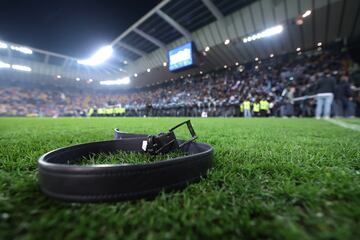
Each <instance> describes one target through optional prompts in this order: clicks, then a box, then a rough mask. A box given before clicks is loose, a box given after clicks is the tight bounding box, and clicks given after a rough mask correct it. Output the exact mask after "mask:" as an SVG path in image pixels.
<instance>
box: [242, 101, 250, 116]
mask: <svg viewBox="0 0 360 240" xmlns="http://www.w3.org/2000/svg"><path fill="white" fill-rule="evenodd" d="M243 105H244V118H251V103H250V101H249V100H248V99H246V100H245V101H244V102H243Z"/></svg>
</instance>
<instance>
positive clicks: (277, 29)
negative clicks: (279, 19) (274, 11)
mask: <svg viewBox="0 0 360 240" xmlns="http://www.w3.org/2000/svg"><path fill="white" fill-rule="evenodd" d="M283 30H284V27H283V26H282V25H277V26H275V27H271V28H268V29H265V30H264V31H262V32H259V33H256V34H254V35H251V36H248V37H246V38H243V42H244V43H247V42H251V41H254V40H257V39H261V38H266V37H271V36H273V35H276V34H279V33H282V31H283Z"/></svg>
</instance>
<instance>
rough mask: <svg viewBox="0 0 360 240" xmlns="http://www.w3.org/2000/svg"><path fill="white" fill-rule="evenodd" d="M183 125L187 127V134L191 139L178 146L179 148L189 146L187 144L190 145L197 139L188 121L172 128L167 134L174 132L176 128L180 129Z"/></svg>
mask: <svg viewBox="0 0 360 240" xmlns="http://www.w3.org/2000/svg"><path fill="white" fill-rule="evenodd" d="M184 124H186V125H187V127H188V130H189V132H190V134H191V139H190V140H187V141H185V142H183V143H182V144H179V148H181V147H183V146H185V145H186V144H189V143H191V142H193V141H195V140H196V139H197V136H196V133H195V131H194V128H193V126H192V125H191V122H190V120H187V121H185V122H182V123H180V124H178V125H176V126H175V127H173V128H170V129H169V132H174V130H175V129H177V128H178V127H181V126H182V125H184Z"/></svg>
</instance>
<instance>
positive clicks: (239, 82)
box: [0, 49, 360, 117]
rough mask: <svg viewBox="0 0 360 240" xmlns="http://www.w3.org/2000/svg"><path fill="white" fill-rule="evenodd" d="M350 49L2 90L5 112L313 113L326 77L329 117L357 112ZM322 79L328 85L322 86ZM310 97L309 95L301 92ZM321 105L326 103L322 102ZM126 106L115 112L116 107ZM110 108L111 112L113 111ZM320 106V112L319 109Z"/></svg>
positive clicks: (0, 111) (0, 106)
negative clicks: (122, 85) (88, 87)
mask: <svg viewBox="0 0 360 240" xmlns="http://www.w3.org/2000/svg"><path fill="white" fill-rule="evenodd" d="M358 71H359V70H358V67H357V64H355V63H354V62H353V61H352V60H351V58H350V56H349V54H348V52H347V51H346V49H342V50H320V49H318V50H315V51H311V52H305V53H301V52H299V53H297V54H287V55H281V56H277V57H274V58H269V59H262V60H261V59H260V60H259V59H257V61H254V62H252V63H247V64H245V65H240V66H234V67H227V68H224V69H221V70H216V71H213V72H209V73H203V74H199V75H196V76H191V75H188V76H184V77H182V78H179V79H176V80H173V81H169V82H164V83H162V84H159V85H156V86H151V87H146V88H142V89H138V90H131V91H128V92H124V91H122V92H116V91H109V92H105V91H101V92H99V91H98V92H95V91H94V92H91V93H88V92H77V91H74V90H73V89H71V88H66V86H64V87H63V88H62V89H60V90H59V89H57V90H54V89H50V88H49V89H47V88H42V89H36V88H31V89H30V88H28V87H24V86H21V84H20V85H18V86H12V87H1V88H0V116H14V115H16V116H90V115H91V116H99V115H101V116H103V115H107V116H113V115H119V116H203V117H206V116H224V117H232V116H245V117H251V116H264V117H265V116H281V117H291V116H303V117H307V116H315V110H316V106H315V105H316V101H318V106H319V99H316V97H312V96H315V95H316V94H320V93H321V91H322V90H321V89H323V88H324V82H325V85H327V83H328V82H334V85H333V86H330V87H329V88H326V90H327V91H331V93H332V94H333V96H334V101H331V102H330V110H329V109H327V110H326V109H325V110H324V116H326V111H329V114H330V113H331V115H332V116H342V117H352V116H355V115H357V116H359V106H360V94H359V91H358V89H359V85H358V84H359V79H358V78H357V77H356V76H358V75H359V74H356V73H357V72H358ZM321 84H323V85H321ZM304 96H305V97H304ZM324 105H325V106H326V103H325V100H324ZM119 108H121V109H125V111H115V109H119ZM111 109H113V110H114V111H112V110H111ZM318 111H319V110H316V112H318Z"/></svg>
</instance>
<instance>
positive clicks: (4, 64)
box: [0, 62, 11, 68]
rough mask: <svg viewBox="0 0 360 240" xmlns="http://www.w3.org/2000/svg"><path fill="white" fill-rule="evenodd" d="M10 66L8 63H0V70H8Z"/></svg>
mask: <svg viewBox="0 0 360 240" xmlns="http://www.w3.org/2000/svg"><path fill="white" fill-rule="evenodd" d="M10 67H11V66H10V64H8V63H4V62H0V68H10Z"/></svg>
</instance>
